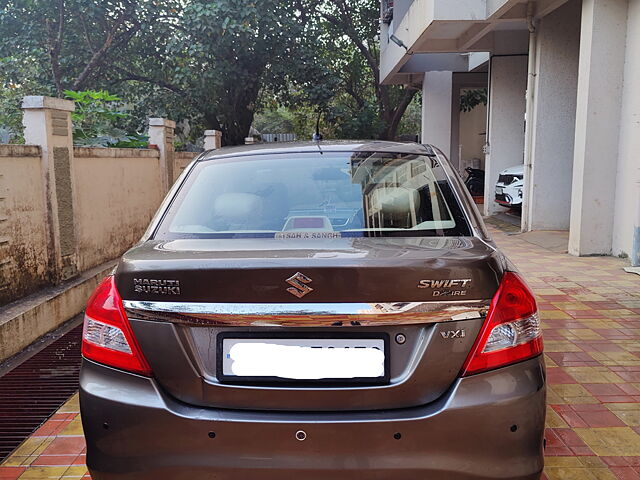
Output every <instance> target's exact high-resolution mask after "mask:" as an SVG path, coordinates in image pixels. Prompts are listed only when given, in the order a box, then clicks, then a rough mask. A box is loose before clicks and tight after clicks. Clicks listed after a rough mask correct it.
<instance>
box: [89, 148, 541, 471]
mask: <svg viewBox="0 0 640 480" xmlns="http://www.w3.org/2000/svg"><path fill="white" fill-rule="evenodd" d="M540 333H541V332H540V322H539V319H538V313H537V308H536V303H535V300H534V297H533V295H532V293H531V291H530V290H529V288H528V287H527V286H526V284H525V283H524V281H523V280H522V278H521V277H520V275H519V274H518V273H517V272H516V271H515V270H514V268H513V266H512V265H511V264H510V263H509V261H508V260H507V259H506V258H505V256H504V255H503V254H502V253H501V252H500V251H499V250H497V249H496V246H495V245H494V244H493V242H492V241H491V239H490V238H489V236H488V235H487V233H486V231H485V229H484V226H483V224H482V220H481V218H480V216H479V215H478V213H477V210H476V208H475V206H474V205H473V203H472V201H471V200H470V197H469V195H468V194H467V192H466V191H465V189H464V186H463V185H462V183H461V181H460V179H459V177H458V175H457V174H456V173H455V172H454V171H453V170H452V169H451V167H450V166H449V164H448V162H447V160H446V159H445V158H444V157H443V155H442V154H441V152H439V151H438V150H437V149H435V148H432V147H430V146H424V145H418V144H402V143H391V142H349V143H346V142H334V143H328V142H327V143H313V144H290V145H287V146H286V147H282V146H279V145H277V146H271V147H269V146H253V147H250V148H247V147H242V148H236V149H222V150H217V151H212V152H205V153H204V154H202V155H200V157H198V158H197V159H196V160H195V161H194V162H193V163H192V164H191V165H190V166H189V167H188V168H187V169H186V171H185V173H184V174H183V175H182V177H181V178H180V179H179V180H178V181H177V182H176V184H175V186H174V187H173V189H172V190H171V192H170V193H169V195H168V196H167V198H166V200H165V202H164V203H163V205H162V206H161V208H160V210H159V212H158V214H157V215H156V217H155V219H154V220H153V221H152V223H151V225H150V227H149V229H148V231H147V233H146V234H145V235H144V237H143V239H142V240H141V241H140V243H139V244H138V245H136V246H135V247H134V248H132V249H131V250H129V251H128V252H127V253H126V254H125V255H124V256H123V257H122V259H121V261H120V263H119V264H118V267H117V269H116V270H115V273H114V274H113V276H110V277H108V278H106V279H105V280H104V281H103V282H102V284H101V285H100V286H99V287H98V288H97V289H96V291H95V293H94V294H93V296H92V297H91V299H90V300H89V304H88V306H87V310H86V316H85V326H84V336H83V354H84V361H83V368H82V374H81V390H80V393H81V397H80V399H81V408H82V420H83V425H84V431H85V435H86V439H87V462H88V466H89V470H90V472H91V475H92V478H94V480H125V479H131V480H133V479H135V480H151V479H154V480H156V479H162V480H178V479H180V480H182V479H184V480H186V479H189V480H192V479H220V480H267V479H268V480H276V479H278V480H281V479H283V478H299V479H304V480H308V479H314V480H321V479H322V480H325V479H332V480H338V479H356V478H358V479H360V478H363V479H369V480H373V479H389V480H421V479H425V480H427V479H428V480H472V479H473V480H488V479H510V480H515V479H521V480H525V479H531V480H533V479H538V478H540V474H541V471H542V467H543V429H544V417H545V391H546V390H545V371H544V364H543V360H542V356H541V353H542V339H541V336H540Z"/></svg>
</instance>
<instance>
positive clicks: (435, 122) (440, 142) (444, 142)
mask: <svg viewBox="0 0 640 480" xmlns="http://www.w3.org/2000/svg"><path fill="white" fill-rule="evenodd" d="M452 90H453V74H452V72H426V73H425V74H424V81H423V83H422V143H429V144H431V145H433V146H435V147H438V148H439V149H440V150H442V152H443V153H444V154H445V155H446V156H447V158H450V157H451V108H452V107H451V105H452Z"/></svg>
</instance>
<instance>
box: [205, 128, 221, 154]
mask: <svg viewBox="0 0 640 480" xmlns="http://www.w3.org/2000/svg"><path fill="white" fill-rule="evenodd" d="M219 148H222V132H221V131H220V130H205V131H204V149H205V150H218V149H219Z"/></svg>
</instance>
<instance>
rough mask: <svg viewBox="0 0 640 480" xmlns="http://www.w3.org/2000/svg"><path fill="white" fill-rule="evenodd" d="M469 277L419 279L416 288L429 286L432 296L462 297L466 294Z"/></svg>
mask: <svg viewBox="0 0 640 480" xmlns="http://www.w3.org/2000/svg"><path fill="white" fill-rule="evenodd" d="M470 283H471V279H470V278H451V279H448V280H420V281H419V282H418V288H430V289H432V294H433V296H434V297H447V296H448V297H463V296H465V295H466V294H467V290H466V288H467V286H468V285H469V284H470Z"/></svg>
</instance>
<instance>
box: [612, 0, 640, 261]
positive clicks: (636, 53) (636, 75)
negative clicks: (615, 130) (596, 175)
mask: <svg viewBox="0 0 640 480" xmlns="http://www.w3.org/2000/svg"><path fill="white" fill-rule="evenodd" d="M627 19H628V20H627V39H626V51H625V64H624V85H623V89H622V110H621V113H620V138H619V143H618V173H617V179H616V189H615V194H616V199H615V214H614V222H613V254H614V255H629V257H630V258H631V264H632V265H634V266H640V95H638V91H639V90H640V0H630V1H629V12H628V14H627Z"/></svg>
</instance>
